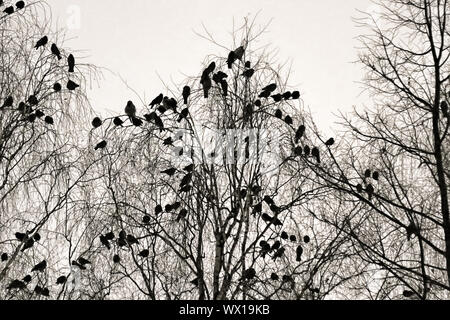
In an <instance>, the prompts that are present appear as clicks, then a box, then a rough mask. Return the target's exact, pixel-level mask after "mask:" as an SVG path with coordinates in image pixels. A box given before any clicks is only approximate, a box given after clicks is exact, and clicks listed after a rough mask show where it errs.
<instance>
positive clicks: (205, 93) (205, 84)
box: [201, 76, 212, 99]
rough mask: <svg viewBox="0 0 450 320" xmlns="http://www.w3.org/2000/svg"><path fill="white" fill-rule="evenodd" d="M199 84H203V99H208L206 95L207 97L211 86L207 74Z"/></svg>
mask: <svg viewBox="0 0 450 320" xmlns="http://www.w3.org/2000/svg"><path fill="white" fill-rule="evenodd" d="M201 84H202V86H203V96H204V98H205V99H208V97H209V90H210V89H211V87H212V83H211V78H210V77H209V76H206V77H205V78H204V79H203V80H202V82H201Z"/></svg>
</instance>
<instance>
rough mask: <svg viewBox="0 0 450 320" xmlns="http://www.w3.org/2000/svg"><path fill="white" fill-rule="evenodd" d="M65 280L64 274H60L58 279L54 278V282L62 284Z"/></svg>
mask: <svg viewBox="0 0 450 320" xmlns="http://www.w3.org/2000/svg"><path fill="white" fill-rule="evenodd" d="M66 282H67V277H66V276H60V277H59V278H58V279H56V284H64V283H66Z"/></svg>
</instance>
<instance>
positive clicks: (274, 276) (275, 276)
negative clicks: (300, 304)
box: [270, 272, 280, 281]
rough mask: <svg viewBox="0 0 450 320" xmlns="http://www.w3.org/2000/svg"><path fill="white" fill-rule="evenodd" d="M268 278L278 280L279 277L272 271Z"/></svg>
mask: <svg viewBox="0 0 450 320" xmlns="http://www.w3.org/2000/svg"><path fill="white" fill-rule="evenodd" d="M270 279H271V280H272V281H278V280H280V277H279V276H278V275H277V274H276V273H275V272H273V273H272V274H271V275H270Z"/></svg>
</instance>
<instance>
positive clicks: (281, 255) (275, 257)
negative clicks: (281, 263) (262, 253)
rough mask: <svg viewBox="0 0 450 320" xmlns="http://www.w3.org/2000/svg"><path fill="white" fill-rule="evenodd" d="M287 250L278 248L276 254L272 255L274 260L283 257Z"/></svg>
mask: <svg viewBox="0 0 450 320" xmlns="http://www.w3.org/2000/svg"><path fill="white" fill-rule="evenodd" d="M285 252H286V249H285V248H280V249H278V250H277V252H275V254H274V255H273V257H272V259H273V261H275V260H277V259H278V258H282V257H283V256H284V253H285Z"/></svg>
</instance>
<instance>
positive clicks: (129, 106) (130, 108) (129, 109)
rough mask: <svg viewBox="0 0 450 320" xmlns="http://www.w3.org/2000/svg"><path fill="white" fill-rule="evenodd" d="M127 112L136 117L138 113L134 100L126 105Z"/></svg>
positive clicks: (128, 114)
mask: <svg viewBox="0 0 450 320" xmlns="http://www.w3.org/2000/svg"><path fill="white" fill-rule="evenodd" d="M125 114H126V115H127V116H129V117H134V116H135V115H136V106H135V105H134V103H133V102H132V101H128V102H127V105H126V106H125Z"/></svg>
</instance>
